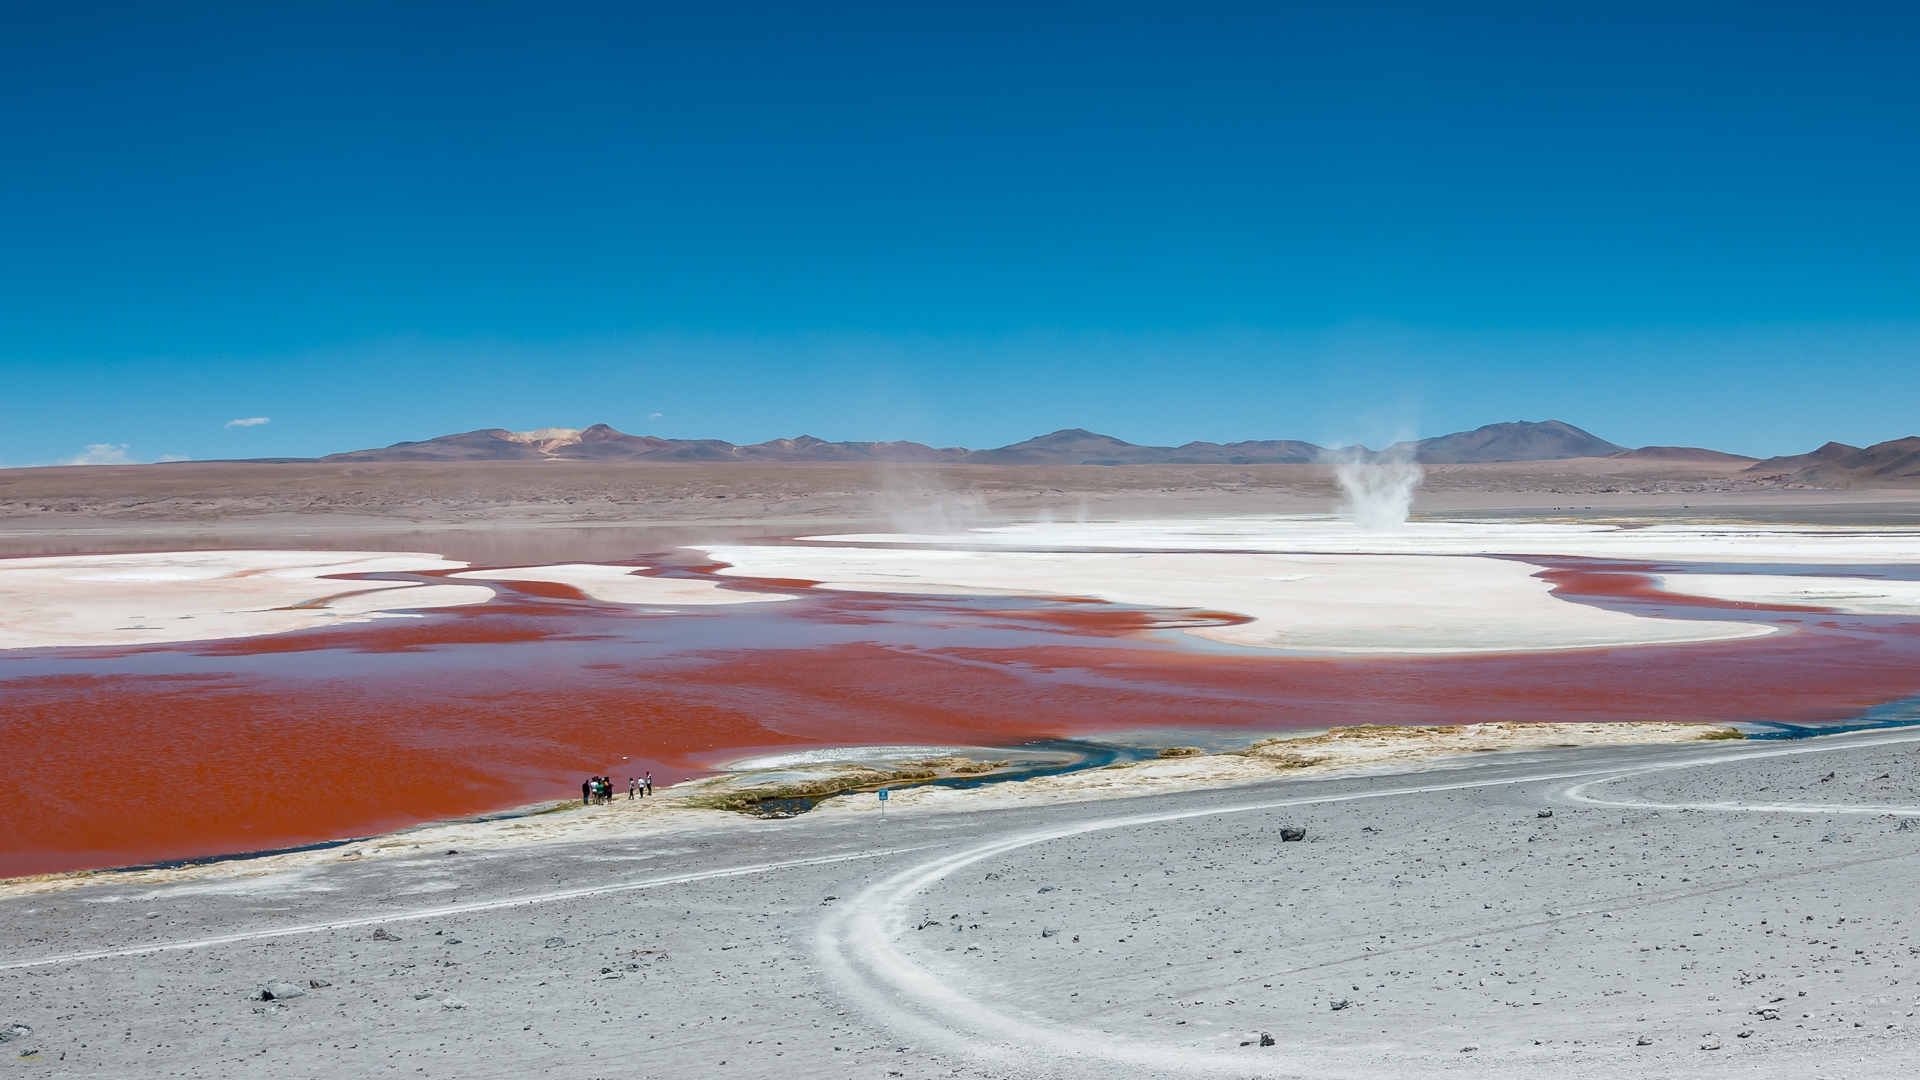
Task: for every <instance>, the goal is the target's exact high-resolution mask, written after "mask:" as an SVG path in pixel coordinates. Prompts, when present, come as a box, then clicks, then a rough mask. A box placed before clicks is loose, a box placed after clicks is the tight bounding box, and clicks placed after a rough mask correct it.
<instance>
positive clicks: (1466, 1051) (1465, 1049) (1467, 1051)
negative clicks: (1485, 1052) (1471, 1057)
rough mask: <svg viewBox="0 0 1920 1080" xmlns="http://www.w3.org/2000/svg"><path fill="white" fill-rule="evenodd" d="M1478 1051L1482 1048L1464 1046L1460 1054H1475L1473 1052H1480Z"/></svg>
mask: <svg viewBox="0 0 1920 1080" xmlns="http://www.w3.org/2000/svg"><path fill="white" fill-rule="evenodd" d="M1478 1049H1480V1048H1479V1047H1477V1046H1463V1047H1461V1048H1460V1052H1461V1053H1463V1054H1471V1053H1473V1052H1474V1051H1475V1050H1478Z"/></svg>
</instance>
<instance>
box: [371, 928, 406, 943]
mask: <svg viewBox="0 0 1920 1080" xmlns="http://www.w3.org/2000/svg"><path fill="white" fill-rule="evenodd" d="M373 940H375V941H399V940H400V936H399V935H398V934H395V933H394V932H393V931H391V930H388V929H387V928H386V927H384V926H382V927H380V928H379V929H377V930H375V931H374V932H373Z"/></svg>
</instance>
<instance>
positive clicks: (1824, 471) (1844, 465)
mask: <svg viewBox="0 0 1920 1080" xmlns="http://www.w3.org/2000/svg"><path fill="white" fill-rule="evenodd" d="M1822 449H1825V448H1824V447H1823V448H1822ZM1816 452H1817V451H1816ZM1787 482H1788V483H1801V484H1808V485H1811V486H1814V487H1837V488H1853V487H1915V486H1920V435H1909V436H1907V437H1906V438H1904V439H1889V440H1888V441H1886V442H1883V443H1874V444H1873V445H1872V446H1869V447H1867V448H1865V449H1863V450H1855V451H1854V452H1853V453H1851V454H1846V455H1844V456H1842V457H1837V458H1833V459H1831V460H1829V461H1822V462H1820V463H1818V464H1815V465H1809V466H1807V467H1806V468H1804V469H1801V470H1799V471H1798V472H1795V473H1793V474H1791V475H1789V476H1788V477H1787Z"/></svg>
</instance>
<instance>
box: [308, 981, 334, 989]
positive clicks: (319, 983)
mask: <svg viewBox="0 0 1920 1080" xmlns="http://www.w3.org/2000/svg"><path fill="white" fill-rule="evenodd" d="M332 985H333V984H332V983H330V982H328V981H327V980H325V979H308V980H307V989H309V990H318V989H320V988H321V987H325V986H332Z"/></svg>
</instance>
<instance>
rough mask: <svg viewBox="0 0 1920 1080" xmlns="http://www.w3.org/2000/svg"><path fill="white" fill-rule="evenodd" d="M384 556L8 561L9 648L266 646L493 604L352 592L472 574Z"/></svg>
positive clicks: (0, 615)
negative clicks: (421, 577)
mask: <svg viewBox="0 0 1920 1080" xmlns="http://www.w3.org/2000/svg"><path fill="white" fill-rule="evenodd" d="M466 565H467V564H466V563H462V562H452V561H449V560H447V559H443V558H441V557H440V556H438V555H429V554H425V553H421V552H383V551H174V552H152V553H141V554H130V555H66V556H36V557H27V558H10V559H0V649H36V648H63V647H93V646H113V645H156V644H165V643H171V642H182V641H216V640H222V639H226V638H242V637H259V636H263V635H267V634H280V633H286V632H288V631H292V630H306V629H310V628H312V627H316V626H331V625H339V624H341V623H360V622H367V621H369V620H372V619H392V618H409V617H418V616H408V615H406V614H403V613H404V612H407V611H410V610H413V609H419V608H442V607H456V606H461V605H466V604H484V603H486V602H487V601H488V600H491V599H493V590H492V589H489V588H487V587H485V586H482V585H438V584H427V583H425V582H417V581H377V580H376V581H346V580H340V579H339V578H338V577H336V576H335V575H341V574H395V573H422V572H425V571H434V570H451V569H458V568H460V567H463V566H466Z"/></svg>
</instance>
